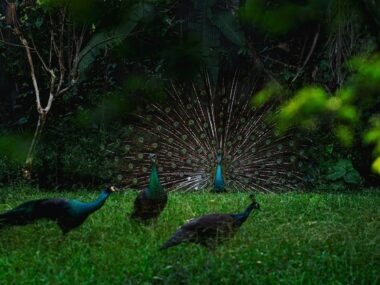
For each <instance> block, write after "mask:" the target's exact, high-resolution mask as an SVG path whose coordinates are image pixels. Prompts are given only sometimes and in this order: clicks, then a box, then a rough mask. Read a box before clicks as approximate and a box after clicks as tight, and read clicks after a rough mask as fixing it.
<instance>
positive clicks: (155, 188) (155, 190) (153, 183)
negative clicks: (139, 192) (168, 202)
mask: <svg viewBox="0 0 380 285" xmlns="http://www.w3.org/2000/svg"><path fill="white" fill-rule="evenodd" d="M163 192H164V189H163V188H162V186H161V184H160V178H159V177H158V171H157V165H156V163H155V162H153V165H152V169H151V172H150V177H149V185H148V191H147V196H148V198H155V197H157V196H160V195H161V194H162V193H163Z"/></svg>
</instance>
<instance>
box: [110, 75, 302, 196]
mask: <svg viewBox="0 0 380 285" xmlns="http://www.w3.org/2000/svg"><path fill="white" fill-rule="evenodd" d="M203 80H204V83H203V84H199V83H197V84H195V83H194V84H193V85H192V86H191V87H189V86H180V85H176V84H172V85H171V86H170V87H169V88H168V90H167V98H166V99H165V102H166V103H163V104H148V106H147V108H146V109H141V110H139V111H138V112H137V113H136V123H134V124H131V125H129V126H128V127H127V128H126V132H125V136H126V138H125V139H123V140H124V144H123V145H122V146H120V145H119V146H118V147H117V148H115V147H113V148H114V151H113V152H112V153H115V154H116V158H115V159H117V160H119V161H122V163H121V170H120V173H119V175H118V179H119V180H120V183H122V184H124V185H125V186H127V187H129V188H143V187H145V186H146V181H148V176H149V167H150V166H149V164H148V163H147V162H146V160H144V156H145V154H146V153H156V154H157V156H158V158H159V160H160V165H159V167H158V171H159V173H160V178H161V183H162V186H164V187H165V189H167V190H168V191H172V190H181V191H193V190H199V189H204V188H210V189H213V190H214V192H224V191H234V190H236V191H269V192H276V191H281V190H289V189H294V188H296V187H298V186H299V185H300V184H301V183H302V181H303V179H302V177H303V175H302V172H301V171H300V169H302V168H304V167H305V165H304V164H305V163H304V162H305V159H306V157H305V154H304V149H303V145H302V144H303V142H302V143H299V141H301V140H300V138H301V137H300V136H296V135H294V134H293V133H291V132H289V133H287V134H284V135H281V136H279V135H278V134H277V133H276V131H275V124H274V123H273V122H272V121H270V120H267V119H268V116H267V115H268V114H270V113H273V112H274V106H273V104H272V103H267V104H264V105H263V106H262V107H260V108H255V107H253V106H252V105H251V103H250V102H251V98H252V96H253V94H254V86H253V84H252V82H251V81H252V80H251V81H250V82H246V81H244V80H240V79H239V76H238V75H236V76H235V77H234V78H233V80H232V83H228V82H226V81H222V82H221V83H219V84H218V85H217V86H216V87H214V86H212V84H211V83H210V80H209V78H208V76H207V74H206V75H205V76H204V78H203ZM110 149H111V146H110ZM215 158H216V161H215Z"/></svg>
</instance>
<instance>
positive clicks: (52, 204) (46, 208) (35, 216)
mask: <svg viewBox="0 0 380 285" xmlns="http://www.w3.org/2000/svg"><path fill="white" fill-rule="evenodd" d="M115 191H116V188H115V187H114V186H110V187H107V188H106V189H104V190H103V191H102V192H101V193H100V195H99V197H98V198H97V199H96V200H95V201H93V202H81V201H78V200H66V199H59V198H52V199H39V200H33V201H29V202H25V203H23V204H21V205H19V206H17V207H16V208H14V209H12V210H10V211H8V212H5V213H3V214H0V228H3V227H5V226H16V225H27V224H31V223H33V222H35V221H37V220H41V219H47V220H53V221H56V222H57V224H58V226H59V227H60V228H61V230H62V232H63V234H66V233H68V232H69V231H71V230H72V229H74V228H76V227H78V226H80V225H81V224H82V223H83V222H84V221H85V220H86V219H87V217H88V216H89V215H91V214H92V213H93V212H95V211H97V210H98V209H100V208H101V207H102V206H103V205H104V203H105V201H106V200H107V198H108V197H109V196H110V194H111V193H113V192H115Z"/></svg>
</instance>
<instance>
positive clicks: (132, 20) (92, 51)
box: [79, 1, 154, 74]
mask: <svg viewBox="0 0 380 285" xmlns="http://www.w3.org/2000/svg"><path fill="white" fill-rule="evenodd" d="M153 3H154V1H141V2H137V3H136V4H135V5H134V6H132V7H131V8H130V9H129V10H128V12H127V15H126V16H125V17H124V19H123V21H122V22H121V23H120V24H119V25H117V26H116V27H114V28H113V29H111V30H104V31H102V30H100V31H99V32H97V33H95V34H94V35H93V36H92V38H91V39H90V41H89V42H88V43H87V45H86V46H85V47H84V48H83V49H82V51H81V53H80V55H79V57H80V60H79V74H85V72H86V71H87V70H88V68H89V67H91V65H92V64H93V62H94V61H95V59H96V58H97V57H98V56H99V55H100V53H101V52H102V51H103V50H104V48H105V47H109V48H110V47H113V46H116V45H118V44H120V43H122V41H123V40H124V39H125V38H126V37H128V36H129V35H130V33H131V32H132V31H133V30H134V29H135V28H136V26H137V24H138V23H139V21H141V20H142V19H143V18H144V17H147V16H148V15H149V14H151V13H152V11H153V8H154V5H153Z"/></svg>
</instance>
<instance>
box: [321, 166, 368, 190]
mask: <svg viewBox="0 0 380 285" xmlns="http://www.w3.org/2000/svg"><path fill="white" fill-rule="evenodd" d="M322 169H323V170H324V172H325V173H324V179H326V180H327V182H328V185H329V186H330V187H331V188H333V189H344V188H346V187H358V186H359V185H360V184H361V183H362V179H361V178H360V175H359V173H358V172H357V171H356V170H355V168H354V167H353V165H352V162H351V160H349V159H339V160H337V161H328V162H326V163H324V164H323V165H322Z"/></svg>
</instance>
